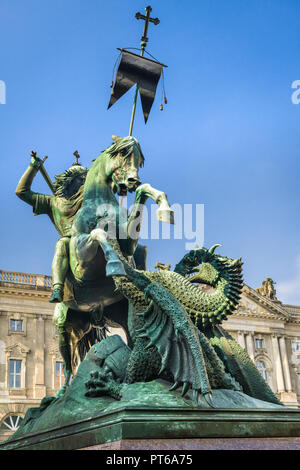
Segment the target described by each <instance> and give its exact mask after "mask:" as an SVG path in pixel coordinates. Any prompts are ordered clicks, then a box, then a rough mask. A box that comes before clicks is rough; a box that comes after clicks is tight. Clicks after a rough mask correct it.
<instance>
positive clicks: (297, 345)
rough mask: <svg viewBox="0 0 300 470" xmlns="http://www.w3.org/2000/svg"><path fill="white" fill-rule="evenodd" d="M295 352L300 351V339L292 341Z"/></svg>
mask: <svg viewBox="0 0 300 470" xmlns="http://www.w3.org/2000/svg"><path fill="white" fill-rule="evenodd" d="M292 350H293V352H300V341H292Z"/></svg>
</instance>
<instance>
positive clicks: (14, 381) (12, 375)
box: [8, 359, 22, 388]
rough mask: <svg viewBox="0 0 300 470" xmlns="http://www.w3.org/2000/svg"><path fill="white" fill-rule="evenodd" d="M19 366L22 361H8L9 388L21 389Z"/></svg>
mask: <svg viewBox="0 0 300 470" xmlns="http://www.w3.org/2000/svg"><path fill="white" fill-rule="evenodd" d="M21 365H22V361H19V360H15V359H10V360H9V378H8V387H9V388H21Z"/></svg>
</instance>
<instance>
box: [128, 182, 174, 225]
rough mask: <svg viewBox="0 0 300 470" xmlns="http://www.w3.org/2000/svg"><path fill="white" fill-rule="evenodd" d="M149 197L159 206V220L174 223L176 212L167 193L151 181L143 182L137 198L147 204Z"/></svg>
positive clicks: (137, 192)
mask: <svg viewBox="0 0 300 470" xmlns="http://www.w3.org/2000/svg"><path fill="white" fill-rule="evenodd" d="M149 197H150V199H152V200H153V201H154V202H156V204H158V206H159V208H158V210H157V218H158V220H160V221H161V222H168V223H169V224H174V212H173V211H172V209H171V207H170V204H169V201H168V198H167V195H166V193H164V192H163V191H160V190H158V189H155V188H153V187H152V186H151V185H150V184H149V183H145V184H142V185H141V186H139V187H138V188H137V190H136V199H137V200H141V201H143V202H142V204H145V202H146V200H147V199H148V198H149Z"/></svg>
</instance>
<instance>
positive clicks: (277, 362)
mask: <svg viewBox="0 0 300 470" xmlns="http://www.w3.org/2000/svg"><path fill="white" fill-rule="evenodd" d="M272 345H273V354H274V361H273V363H274V368H275V372H276V379H277V391H278V393H282V392H285V387H284V378H283V371H282V363H281V357H280V351H279V345H278V337H277V336H276V335H273V336H272Z"/></svg>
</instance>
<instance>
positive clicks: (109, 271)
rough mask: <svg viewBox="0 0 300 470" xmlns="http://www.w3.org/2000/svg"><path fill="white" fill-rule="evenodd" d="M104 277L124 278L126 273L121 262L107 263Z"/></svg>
mask: <svg viewBox="0 0 300 470" xmlns="http://www.w3.org/2000/svg"><path fill="white" fill-rule="evenodd" d="M106 276H109V277H110V276H126V271H125V268H124V265H123V263H122V261H120V260H114V261H108V262H107V264H106Z"/></svg>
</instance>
